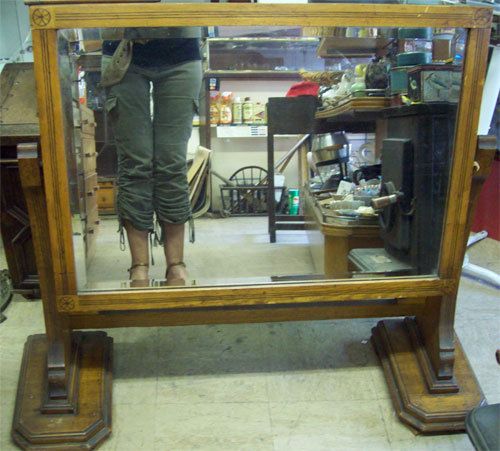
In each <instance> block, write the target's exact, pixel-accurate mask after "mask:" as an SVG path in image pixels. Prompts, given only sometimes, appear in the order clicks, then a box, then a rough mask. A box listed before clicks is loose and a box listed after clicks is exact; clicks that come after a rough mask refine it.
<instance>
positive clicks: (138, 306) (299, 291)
mask: <svg viewBox="0 0 500 451" xmlns="http://www.w3.org/2000/svg"><path fill="white" fill-rule="evenodd" d="M455 291H456V283H455V282H454V281H453V280H451V279H439V278H421V279H420V278H419V279H415V280H413V281H412V283H411V284H409V283H408V279H407V278H405V279H401V280H377V281H372V280H359V281H353V280H352V279H350V280H347V281H332V282H326V283H321V284H319V283H317V284H313V283H311V284H296V285H295V284H294V285H290V284H283V285H280V286H268V285H266V286H241V287H234V286H233V287H223V288H221V287H218V288H180V289H168V290H161V291H158V290H156V291H155V290H141V291H123V292H116V291H115V292H109V293H107V292H96V293H91V294H80V295H64V296H58V297H57V309H58V311H59V313H63V314H69V315H79V314H99V313H105V312H120V311H122V312H130V311H136V312H140V311H146V312H147V311H162V310H163V311H169V310H178V309H191V310H196V309H207V308H241V307H258V306H266V307H270V306H280V305H294V306H304V305H309V304H314V303H338V304H342V303H345V302H352V301H367V300H370V299H371V300H374V301H376V300H386V299H406V298H425V297H430V296H446V295H452V294H453V293H455ZM368 302H370V301H368Z"/></svg>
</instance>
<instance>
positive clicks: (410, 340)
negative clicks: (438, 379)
mask: <svg viewBox="0 0 500 451" xmlns="http://www.w3.org/2000/svg"><path fill="white" fill-rule="evenodd" d="M416 327H417V326H416V323H415V322H414V320H412V319H409V318H406V319H405V320H384V321H380V322H379V323H378V325H377V327H375V328H374V329H373V335H372V341H373V343H374V346H375V349H376V351H377V354H378V355H379V357H380V360H381V361H382V366H383V369H384V373H385V377H386V379H387V384H388V386H389V391H390V393H391V397H392V401H393V403H394V407H395V409H396V413H397V415H398V416H399V418H400V420H401V421H403V422H404V423H406V424H407V425H409V426H410V427H412V428H414V429H416V430H417V431H419V432H422V433H445V432H454V431H463V430H465V416H466V414H467V413H468V412H469V411H470V410H471V409H473V408H474V407H476V406H478V405H480V404H482V403H483V402H484V397H483V394H482V392H481V389H480V388H479V385H478V383H477V380H476V378H475V376H474V373H473V372H472V369H471V367H470V365H469V362H468V361H467V359H466V357H465V354H464V351H463V349H462V346H461V345H460V342H459V341H458V338H456V339H455V369H454V376H455V377H454V378H453V380H452V385H454V386H456V387H457V391H456V392H450V391H449V390H448V391H447V390H446V389H444V390H443V391H444V393H443V392H442V393H435V392H434V393H432V392H433V391H435V390H431V389H430V387H429V383H428V378H426V374H428V372H429V370H430V369H429V368H422V365H425V363H426V362H427V363H428V362H429V359H428V358H425V359H423V358H422V355H423V354H424V353H425V354H426V351H425V348H424V347H423V345H422V343H421V342H419V341H415V333H414V332H415V330H416V329H415V328H416Z"/></svg>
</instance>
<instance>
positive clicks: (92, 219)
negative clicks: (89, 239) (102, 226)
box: [85, 208, 100, 235]
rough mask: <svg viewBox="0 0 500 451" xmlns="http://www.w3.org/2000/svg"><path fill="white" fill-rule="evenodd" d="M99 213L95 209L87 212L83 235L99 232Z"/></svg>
mask: <svg viewBox="0 0 500 451" xmlns="http://www.w3.org/2000/svg"><path fill="white" fill-rule="evenodd" d="M99 223H100V221H99V213H98V211H97V208H94V209H93V210H90V211H88V212H87V217H86V219H85V233H86V234H89V235H92V234H94V235H95V234H96V233H97V232H98V230H99Z"/></svg>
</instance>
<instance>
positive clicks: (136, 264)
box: [127, 263, 149, 280]
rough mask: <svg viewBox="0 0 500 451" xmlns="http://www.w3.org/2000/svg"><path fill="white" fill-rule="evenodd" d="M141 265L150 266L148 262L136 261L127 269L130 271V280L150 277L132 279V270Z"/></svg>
mask: <svg viewBox="0 0 500 451" xmlns="http://www.w3.org/2000/svg"><path fill="white" fill-rule="evenodd" d="M139 266H145V267H146V268H149V264H148V263H135V264H134V265H132V266H131V267H130V268H129V269H127V271H128V273H129V274H130V276H129V280H149V279H132V271H133V270H134V269H135V268H138V267H139Z"/></svg>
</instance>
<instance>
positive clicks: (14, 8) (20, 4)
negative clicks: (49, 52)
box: [0, 0, 33, 71]
mask: <svg viewBox="0 0 500 451" xmlns="http://www.w3.org/2000/svg"><path fill="white" fill-rule="evenodd" d="M26 47H31V39H30V24H29V16H28V7H27V6H26V5H25V4H24V1H23V0H0V64H1V66H0V71H1V69H2V68H3V66H4V64H5V63H7V62H13V61H33V54H32V53H30V52H28V53H21V51H24V50H25V49H26Z"/></svg>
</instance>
